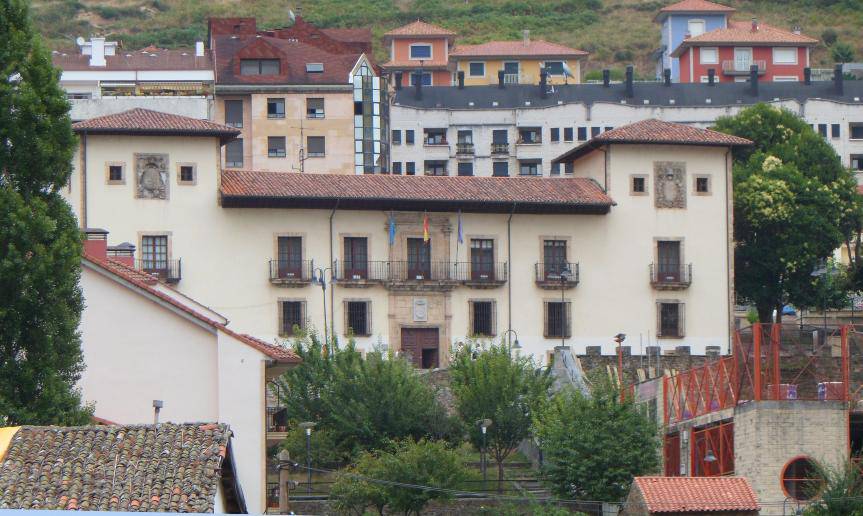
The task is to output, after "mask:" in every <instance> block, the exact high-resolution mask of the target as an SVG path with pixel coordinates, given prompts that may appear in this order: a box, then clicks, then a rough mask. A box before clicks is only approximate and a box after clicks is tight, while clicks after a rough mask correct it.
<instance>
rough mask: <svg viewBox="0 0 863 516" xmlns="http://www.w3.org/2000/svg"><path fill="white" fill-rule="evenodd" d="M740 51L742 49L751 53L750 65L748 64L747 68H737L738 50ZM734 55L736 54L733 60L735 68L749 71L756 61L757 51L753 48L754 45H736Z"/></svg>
mask: <svg viewBox="0 0 863 516" xmlns="http://www.w3.org/2000/svg"><path fill="white" fill-rule="evenodd" d="M738 51H740V52H744V51H746V52H747V53H748V54H749V66H747V67H746V69H745V70H743V69H739V68H737V52H738ZM733 55H734V61H732V63H733V66H734V70H736V71H740V72H748V71H749V68H750V67H751V66H752V63H754V62H755V52H754V51H753V50H752V47H734V52H733Z"/></svg>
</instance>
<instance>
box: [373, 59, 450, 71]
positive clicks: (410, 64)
mask: <svg viewBox="0 0 863 516" xmlns="http://www.w3.org/2000/svg"><path fill="white" fill-rule="evenodd" d="M448 66H449V62H448V61H446V60H445V59H435V60H431V59H426V60H423V62H422V63H420V62H419V61H418V60H416V59H402V60H399V61H387V62H386V63H384V64H382V65H381V68H422V69H423V70H434V69H445V68H447V67H448Z"/></svg>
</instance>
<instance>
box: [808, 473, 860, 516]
mask: <svg viewBox="0 0 863 516" xmlns="http://www.w3.org/2000/svg"><path fill="white" fill-rule="evenodd" d="M817 472H818V474H819V475H820V476H821V478H822V479H823V480H824V482H823V483H821V484H818V485H813V490H816V491H817V493H813V495H816V496H815V497H816V498H817V501H816V502H815V503H814V504H812V505H810V506H809V507H807V509H806V512H804V514H805V515H806V516H863V476H861V475H860V469H859V467H858V466H857V465H856V464H854V463H853V462H850V461H849V462H846V463H845V464H843V465H842V467H840V468H837V469H827V468H823V467H819V468H818V471H817Z"/></svg>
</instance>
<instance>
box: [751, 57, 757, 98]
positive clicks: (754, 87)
mask: <svg viewBox="0 0 863 516" xmlns="http://www.w3.org/2000/svg"><path fill="white" fill-rule="evenodd" d="M749 92H750V93H752V95H753V96H755V97H757V96H758V65H757V64H754V65H751V66H750V67H749Z"/></svg>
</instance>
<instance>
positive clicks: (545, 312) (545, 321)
mask: <svg viewBox="0 0 863 516" xmlns="http://www.w3.org/2000/svg"><path fill="white" fill-rule="evenodd" d="M542 323H543V327H542V336H543V337H545V338H548V301H543V302H542Z"/></svg>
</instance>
